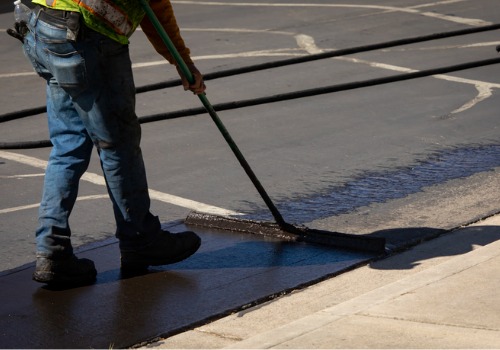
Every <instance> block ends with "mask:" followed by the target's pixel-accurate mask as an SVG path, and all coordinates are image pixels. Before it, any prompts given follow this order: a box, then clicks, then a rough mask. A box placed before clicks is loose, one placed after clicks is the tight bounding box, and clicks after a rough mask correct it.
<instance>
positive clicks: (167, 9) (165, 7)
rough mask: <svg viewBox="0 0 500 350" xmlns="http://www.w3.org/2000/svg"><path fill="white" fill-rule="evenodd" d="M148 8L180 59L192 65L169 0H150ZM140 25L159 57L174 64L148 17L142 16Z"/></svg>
mask: <svg viewBox="0 0 500 350" xmlns="http://www.w3.org/2000/svg"><path fill="white" fill-rule="evenodd" d="M149 6H150V7H151V9H152V10H153V12H154V13H155V15H156V17H157V18H158V21H160V23H161V25H162V26H163V28H164V29H165V32H166V33H167V34H168V36H169V38H170V40H172V43H173V44H174V46H175V47H176V49H177V51H179V54H180V55H181V57H182V59H183V60H184V61H185V62H186V63H187V64H191V63H193V61H192V60H191V56H190V51H189V48H188V47H187V46H186V44H185V43H184V40H183V39H182V36H181V33H180V29H179V26H178V25H177V20H176V18H175V15H174V10H173V8H172V4H171V3H170V0H151V1H150V2H149ZM140 25H141V28H142V30H143V32H144V34H146V36H147V37H148V39H149V41H150V42H151V44H152V45H153V47H154V48H155V50H156V51H157V52H158V53H159V54H160V55H162V56H163V57H165V59H166V60H167V61H168V62H170V63H171V64H175V60H174V58H173V57H172V55H171V54H170V52H169V51H168V49H167V47H166V45H165V43H164V42H163V40H162V38H161V36H160V35H159V34H158V32H157V31H156V29H155V28H154V26H153V23H151V21H150V20H149V18H148V16H144V19H143V20H142V22H141V24H140Z"/></svg>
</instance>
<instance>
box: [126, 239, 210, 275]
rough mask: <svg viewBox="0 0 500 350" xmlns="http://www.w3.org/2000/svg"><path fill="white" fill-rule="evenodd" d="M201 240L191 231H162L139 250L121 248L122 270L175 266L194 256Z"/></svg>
mask: <svg viewBox="0 0 500 350" xmlns="http://www.w3.org/2000/svg"><path fill="white" fill-rule="evenodd" d="M200 245H201V239H200V237H198V235H197V234H196V233H194V232H191V231H185V232H179V233H170V232H168V231H163V230H162V231H161V232H160V233H159V235H158V237H156V239H155V240H153V241H152V242H151V243H149V244H148V245H146V246H142V247H140V248H139V247H137V248H133V247H132V248H125V247H123V246H121V247H120V251H121V268H122V270H125V271H141V270H146V269H147V268H148V266H159V265H168V264H173V263H176V262H179V261H182V260H184V259H186V258H188V257H190V256H191V255H193V254H194V253H195V252H196V251H197V250H198V248H199V247H200Z"/></svg>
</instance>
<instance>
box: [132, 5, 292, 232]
mask: <svg viewBox="0 0 500 350" xmlns="http://www.w3.org/2000/svg"><path fill="white" fill-rule="evenodd" d="M140 2H141V5H142V7H143V9H144V11H145V12H146V15H147V16H148V18H149V20H150V21H151V23H152V24H153V26H154V27H155V29H156V31H157V32H158V34H159V35H160V37H161V38H162V40H163V42H164V43H165V45H166V46H167V49H168V51H169V52H170V54H171V55H172V56H173V58H174V60H175V62H176V63H177V65H178V67H179V68H180V70H181V72H182V74H184V76H185V77H186V79H187V80H188V81H189V83H190V84H193V83H194V82H195V79H194V77H193V74H192V73H191V71H190V70H189V68H188V66H187V65H186V63H185V62H184V60H183V59H182V57H181V55H180V54H179V52H178V51H177V49H176V47H175V45H174V44H173V43H172V40H170V38H169V36H168V34H167V33H166V31H165V29H164V28H163V26H162V25H161V23H160V21H158V18H157V17H156V15H155V13H154V12H153V10H152V9H151V7H150V6H149V4H148V2H147V0H140ZM198 97H199V99H200V101H201V103H202V104H203V106H204V107H205V109H206V110H207V112H208V114H210V116H211V117H212V120H213V121H214V122H215V125H217V128H218V129H219V131H220V132H221V133H222V136H223V137H224V139H225V140H226V142H227V143H228V145H229V147H231V150H232V151H233V153H234V155H235V156H236V158H237V159H238V161H239V162H240V164H241V166H242V167H243V169H244V170H245V172H246V173H247V175H248V177H249V178H250V180H251V181H252V183H253V184H254V186H255V188H256V189H257V191H258V192H259V194H260V196H261V197H262V199H263V200H264V202H265V203H266V205H267V207H268V208H269V210H270V211H271V213H272V215H273V217H274V219H275V220H276V223H277V224H278V225H280V226H281V227H282V228H283V229H288V228H289V226H291V225H289V224H287V223H286V222H285V220H284V219H283V217H282V216H281V214H280V212H279V211H278V209H277V208H276V206H275V205H274V203H273V202H272V200H271V198H270V197H269V195H268V194H267V192H266V190H265V189H264V187H262V184H261V183H260V181H259V179H258V178H257V176H256V175H255V173H254V172H253V170H252V168H251V167H250V165H249V164H248V162H247V161H246V159H245V157H244V156H243V154H242V153H241V151H240V150H239V148H238V146H237V145H236V143H235V142H234V140H233V138H232V137H231V135H230V134H229V132H228V131H227V129H226V127H225V126H224V124H223V123H222V121H221V120H220V118H219V116H218V115H217V113H216V112H215V109H214V108H213V106H212V104H211V103H210V102H209V101H208V99H207V96H206V95H205V94H199V95H198Z"/></svg>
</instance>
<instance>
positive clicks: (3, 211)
mask: <svg viewBox="0 0 500 350" xmlns="http://www.w3.org/2000/svg"><path fill="white" fill-rule="evenodd" d="M102 198H109V196H108V195H107V194H94V195H90V196H82V197H78V198H77V199H76V200H77V201H86V200H93V199H102ZM39 206H40V203H36V204H28V205H21V206H19V207H12V208H6V209H0V214H6V213H12V212H15V211H20V210H26V209H33V208H38V207H39Z"/></svg>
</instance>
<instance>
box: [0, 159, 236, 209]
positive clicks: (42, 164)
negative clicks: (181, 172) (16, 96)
mask: <svg viewBox="0 0 500 350" xmlns="http://www.w3.org/2000/svg"><path fill="white" fill-rule="evenodd" d="M0 158H3V159H7V160H11V161H13V162H17V163H21V164H25V165H29V166H32V167H35V168H39V169H45V168H46V167H47V161H44V160H41V159H38V158H35V157H30V156H26V155H24V154H19V153H12V152H6V151H0ZM82 180H84V181H87V182H90V183H93V184H95V185H101V186H106V182H105V180H104V177H103V176H101V175H97V174H94V173H89V172H86V173H85V174H84V175H83V176H82ZM149 195H150V197H151V199H155V200H158V201H161V202H165V203H169V204H173V205H176V206H179V207H183V208H187V209H190V210H195V211H199V212H203V213H207V214H213V215H223V216H226V215H242V214H241V213H238V212H235V211H232V210H228V209H224V208H219V207H215V206H213V205H208V204H205V203H200V202H196V201H193V200H190V199H186V198H182V197H178V196H174V195H171V194H168V193H163V192H159V191H155V190H152V189H150V190H149Z"/></svg>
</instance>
